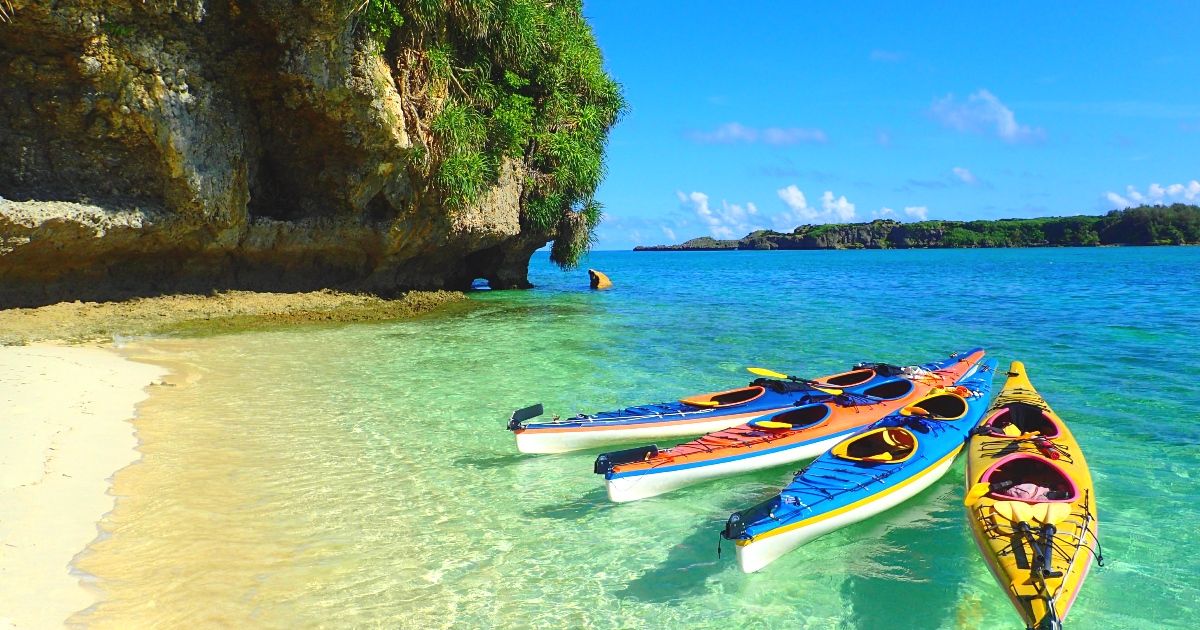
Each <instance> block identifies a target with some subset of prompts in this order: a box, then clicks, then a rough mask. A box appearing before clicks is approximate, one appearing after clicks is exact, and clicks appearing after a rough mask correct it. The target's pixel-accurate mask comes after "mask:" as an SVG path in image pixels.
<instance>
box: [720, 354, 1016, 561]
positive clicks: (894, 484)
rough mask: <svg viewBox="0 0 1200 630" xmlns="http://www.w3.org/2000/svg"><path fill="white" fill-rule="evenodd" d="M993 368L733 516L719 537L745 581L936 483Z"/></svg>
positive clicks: (982, 399) (978, 406) (897, 416)
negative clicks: (810, 543) (815, 541)
mask: <svg viewBox="0 0 1200 630" xmlns="http://www.w3.org/2000/svg"><path fill="white" fill-rule="evenodd" d="M995 371H996V361H995V360H994V359H984V360H982V361H979V362H978V363H976V364H975V366H974V367H972V368H971V369H969V370H967V372H966V373H965V374H964V375H963V376H962V378H960V379H959V380H958V381H956V382H955V383H954V386H952V387H949V388H945V389H942V390H940V391H939V390H934V392H931V393H930V394H929V395H927V396H926V397H925V398H923V399H922V400H919V401H917V402H915V403H912V404H910V405H908V406H906V407H904V408H902V409H900V410H899V411H897V412H895V413H892V414H891V415H888V416H887V417H885V418H883V419H882V420H880V421H878V422H875V423H872V424H870V425H867V426H866V427H864V428H863V430H862V431H860V432H859V433H856V434H855V435H853V436H851V437H849V438H846V439H845V440H843V441H841V442H839V443H837V444H836V445H835V446H834V447H833V448H832V449H830V450H829V451H828V452H826V453H825V454H824V455H821V456H820V457H818V458H817V459H815V460H813V461H812V463H810V464H809V465H808V466H807V467H805V468H804V470H801V471H800V472H798V473H796V477H795V478H794V479H793V480H792V483H790V484H788V486H787V487H786V488H784V489H783V491H782V492H780V493H779V495H778V496H776V497H774V498H772V499H771V500H769V501H767V502H765V503H762V504H760V505H758V506H755V507H753V508H750V509H748V510H744V511H742V512H735V513H734V514H733V515H731V516H730V517H729V521H728V522H727V523H726V524H725V530H724V531H723V532H722V533H721V535H722V536H723V537H724V538H726V539H728V540H732V541H733V542H734V545H735V548H736V550H737V558H738V566H739V567H740V568H741V569H742V571H744V572H746V573H751V572H754V571H758V570H759V569H761V568H763V567H765V566H767V565H768V564H770V563H771V562H773V561H775V560H776V559H777V558H779V557H780V556H782V555H783V554H785V553H787V552H789V551H791V550H793V549H795V548H796V547H799V546H801V545H803V544H805V543H807V542H808V541H810V540H812V539H814V538H816V537H818V536H821V535H823V534H825V533H828V532H831V531H833V530H835V529H839V528H842V527H845V526H846V525H849V524H851V523H856V522H858V521H861V520H863V519H866V518H869V517H871V516H874V515H876V514H879V513H880V512H883V511H885V510H887V509H889V508H891V507H894V506H896V505H899V504H900V503H902V502H904V501H906V500H908V499H909V498H911V497H913V496H915V495H916V494H918V493H919V492H921V491H922V490H924V489H925V488H928V487H929V486H930V485H932V484H933V482H935V481H937V480H938V479H940V478H941V477H942V476H943V475H945V474H946V471H947V470H949V469H950V465H951V464H953V463H954V457H955V456H956V455H958V453H959V452H961V451H962V448H963V444H964V443H965V440H966V438H967V435H968V434H969V432H970V431H971V429H972V428H973V427H974V426H975V425H976V424H978V423H979V419H980V418H981V417H982V416H983V413H984V411H985V410H986V409H987V405H988V400H989V399H990V398H991V392H992V377H993V376H994V375H995Z"/></svg>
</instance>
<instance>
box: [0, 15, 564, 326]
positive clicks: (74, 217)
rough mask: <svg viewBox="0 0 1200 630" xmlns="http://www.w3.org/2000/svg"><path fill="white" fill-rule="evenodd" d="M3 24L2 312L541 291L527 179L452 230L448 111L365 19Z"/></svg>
mask: <svg viewBox="0 0 1200 630" xmlns="http://www.w3.org/2000/svg"><path fill="white" fill-rule="evenodd" d="M14 4H15V5H16V15H15V19H14V20H13V22H12V23H10V24H0V156H2V159H0V306H30V305H37V304H44V303H49V302H53V301H58V300H62V299H104V298H114V297H124V296H129V295H148V294H156V293H164V292H172V291H180V290H187V291H197V290H199V291H204V290H212V289H230V288H238V289H258V290H268V289H269V290H285V291H288V290H310V289H316V288H321V287H335V288H341V289H350V290H368V291H373V292H377V293H382V294H389V293H393V292H396V291H398V290H403V289H409V288H460V289H461V288H467V287H469V286H470V283H471V281H472V280H473V279H474V278H480V277H482V278H486V279H488V280H489V281H490V283H491V285H492V286H493V287H528V286H529V283H528V280H527V278H526V269H527V266H528V262H529V257H530V255H531V254H532V252H533V251H534V250H535V249H537V248H538V247H541V246H542V245H545V244H546V242H547V241H548V240H549V239H550V238H552V235H549V234H544V233H537V232H534V231H530V229H529V228H528V226H526V225H524V224H523V221H522V218H521V199H522V187H523V184H524V181H525V173H524V172H522V168H521V167H520V166H519V165H516V164H508V163H506V164H502V165H501V167H500V178H499V181H498V183H497V185H496V186H495V187H494V188H493V189H491V190H490V191H489V192H488V193H487V194H485V195H484V196H483V198H482V199H481V200H480V201H479V202H478V203H476V204H474V205H473V206H471V207H468V208H465V209H462V210H457V211H451V210H448V209H447V208H446V207H445V206H444V204H443V203H442V200H441V199H440V197H439V193H438V191H437V190H436V188H435V187H434V186H433V185H432V184H431V182H430V179H431V178H430V177H429V175H428V166H427V164H425V162H424V160H425V158H424V157H423V156H424V150H423V147H422V146H420V138H421V137H422V134H423V133H427V132H428V125H429V120H431V119H432V116H433V115H435V114H436V111H437V110H438V107H439V101H438V99H437V98H436V97H432V96H431V95H430V94H424V93H422V94H417V93H414V92H413V91H412V84H411V82H409V81H407V80H406V77H405V71H404V68H403V67H402V63H397V65H396V66H395V67H389V64H388V62H387V61H385V60H384V58H383V57H381V56H380V55H378V54H375V52H373V51H372V49H371V46H370V44H369V43H367V41H366V40H365V38H363V37H362V36H361V34H358V31H359V29H357V28H356V24H355V19H354V15H353V10H354V9H355V8H356V7H358V5H360V4H361V0H308V1H305V2H301V3H296V2H294V1H292V0H255V1H253V2H251V1H249V0H240V1H238V0H224V1H220V2H205V1H203V0H175V1H173V2H141V1H140V0H130V1H128V2H116V1H114V2H102V1H99V0H62V1H58V2H40V1H39V2H32V1H26V2H16V3H14Z"/></svg>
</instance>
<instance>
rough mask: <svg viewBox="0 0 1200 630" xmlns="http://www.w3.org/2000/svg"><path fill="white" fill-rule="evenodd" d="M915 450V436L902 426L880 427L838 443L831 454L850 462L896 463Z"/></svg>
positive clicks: (906, 457)
mask: <svg viewBox="0 0 1200 630" xmlns="http://www.w3.org/2000/svg"><path fill="white" fill-rule="evenodd" d="M916 450H917V436H915V435H913V433H912V432H911V431H909V430H908V429H905V428H903V427H882V428H879V429H874V430H871V431H867V432H866V433H863V434H862V435H858V436H855V437H853V438H851V439H849V440H846V441H844V442H841V443H839V444H838V445H837V446H834V447H833V455H834V456H835V457H839V458H841V459H845V460H849V461H852V462H882V463H888V464H898V463H900V462H902V461H904V460H906V459H908V458H909V457H912V454H913V453H914V452H916Z"/></svg>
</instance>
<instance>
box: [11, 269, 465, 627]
mask: <svg viewBox="0 0 1200 630" xmlns="http://www.w3.org/2000/svg"><path fill="white" fill-rule="evenodd" d="M465 301H466V296H465V295H463V294H462V293H457V292H449V291H436V292H413V293H409V294H407V295H405V296H403V297H401V298H398V299H393V300H386V299H381V298H378V297H374V296H368V295H357V294H347V293H338V292H334V291H317V292H312V293H300V294H278V293H254V292H244V291H236V292H228V293H221V294H216V295H209V296H198V295H173V296H164V297H158V298H142V299H137V300H130V301H127V302H102V303H95V302H62V303H58V304H52V305H49V306H44V307H39V308H18V309H7V310H0V409H3V410H4V411H3V420H4V421H3V422H0V630H11V629H25V628H50V627H63V626H65V625H69V624H70V623H71V621H70V620H71V619H72V618H73V617H74V616H75V615H77V614H78V613H81V612H83V611H86V610H88V609H89V608H91V607H93V606H94V605H96V604H97V603H98V602H100V601H101V600H102V598H103V593H102V592H101V591H100V589H99V588H98V587H97V585H96V583H95V578H94V576H92V575H90V574H88V573H86V572H85V571H82V570H80V569H78V568H76V564H77V562H78V560H79V559H80V558H81V557H82V556H83V554H84V553H85V552H86V551H87V550H88V549H89V548H90V547H91V546H92V544H94V543H95V541H96V540H97V539H98V538H99V537H101V536H104V535H105V530H104V522H105V519H107V518H108V516H109V514H111V512H112V510H113V509H114V507H115V505H116V501H117V497H116V495H114V494H113V480H114V477H115V476H116V475H117V473H118V472H120V471H121V470H123V469H125V468H127V467H129V466H130V465H133V464H136V463H137V462H138V461H140V460H141V458H142V453H141V450H140V446H141V440H140V438H139V436H138V435H137V427H136V423H135V418H136V417H137V416H138V412H139V408H140V406H141V405H142V403H144V402H146V401H147V400H148V399H149V398H150V397H151V395H152V391H153V390H154V389H155V387H156V386H176V385H186V384H187V383H190V382H192V381H193V380H195V378H197V377H198V373H197V372H196V371H194V370H192V369H189V366H188V365H187V363H186V361H180V360H178V359H179V357H178V356H177V355H176V356H174V357H173V358H172V356H171V355H172V353H171V351H170V350H164V349H163V348H162V347H160V346H156V345H155V344H156V342H158V343H161V342H165V343H168V344H170V343H171V342H172V341H177V342H180V343H183V344H187V343H188V340H187V338H188V337H197V336H205V335H210V334H221V333H231V332H242V331H250V330H269V329H277V328H291V327H294V326H296V325H297V324H301V325H307V324H326V325H328V324H337V323H350V322H379V321H389V320H399V319H407V318H411V317H415V316H419V315H423V314H426V313H429V312H432V311H437V310H440V309H442V307H444V306H447V305H450V304H453V303H462V302H465ZM164 335H167V336H166V337H164ZM126 336H128V337H134V338H138V342H137V343H134V344H133V345H131V346H125V345H124V344H121V343H120V341H119V339H120V338H121V337H126ZM146 342H149V343H146Z"/></svg>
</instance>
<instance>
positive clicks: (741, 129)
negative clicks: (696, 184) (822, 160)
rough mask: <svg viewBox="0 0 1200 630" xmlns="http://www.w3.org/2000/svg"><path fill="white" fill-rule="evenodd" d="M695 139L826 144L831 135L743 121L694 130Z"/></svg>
mask: <svg viewBox="0 0 1200 630" xmlns="http://www.w3.org/2000/svg"><path fill="white" fill-rule="evenodd" d="M688 137H690V138H691V139H692V140H693V141H695V142H699V143H701V144H734V143H738V142H743V143H747V144H749V143H754V142H763V143H766V144H775V145H787V144H825V143H826V142H829V136H827V135H826V134H825V132H824V131H822V130H821V129H810V128H803V127H765V128H763V129H755V128H753V127H747V126H745V125H743V124H741V123H737V122H731V123H725V124H724V125H721V126H720V127H717V128H716V129H714V130H712V131H693V132H691V133H689V134H688Z"/></svg>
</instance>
